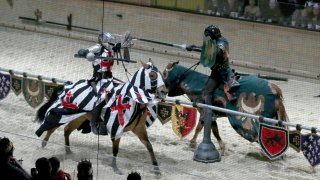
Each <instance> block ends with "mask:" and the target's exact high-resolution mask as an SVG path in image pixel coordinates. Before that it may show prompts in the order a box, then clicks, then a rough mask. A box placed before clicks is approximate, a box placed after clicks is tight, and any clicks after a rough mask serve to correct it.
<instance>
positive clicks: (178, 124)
mask: <svg viewBox="0 0 320 180" xmlns="http://www.w3.org/2000/svg"><path fill="white" fill-rule="evenodd" d="M196 119H197V109H196V108H193V107H186V106H182V105H177V104H176V105H174V106H173V111H172V118H171V120H172V129H173V132H175V133H176V135H178V136H179V137H180V138H183V137H185V136H186V135H188V134H189V133H190V132H191V131H192V130H193V128H194V126H195V124H196Z"/></svg>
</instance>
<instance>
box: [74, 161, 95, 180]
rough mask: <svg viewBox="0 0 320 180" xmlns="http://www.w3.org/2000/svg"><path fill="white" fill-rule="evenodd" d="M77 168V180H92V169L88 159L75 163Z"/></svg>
mask: <svg viewBox="0 0 320 180" xmlns="http://www.w3.org/2000/svg"><path fill="white" fill-rule="evenodd" d="M77 170H78V174H77V177H78V180H93V169H92V164H91V162H90V161H88V160H83V161H80V162H79V163H78V165H77Z"/></svg>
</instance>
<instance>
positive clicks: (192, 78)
mask: <svg viewBox="0 0 320 180" xmlns="http://www.w3.org/2000/svg"><path fill="white" fill-rule="evenodd" d="M177 70H179V75H180V76H179V77H182V76H183V78H182V80H181V81H180V82H179V85H180V86H181V84H186V85H187V86H188V87H189V89H190V91H191V92H189V93H186V94H187V95H188V97H189V98H190V99H199V98H201V92H198V91H199V87H204V86H205V83H206V81H207V79H208V76H207V75H205V74H202V73H200V72H198V71H194V70H192V69H187V68H185V67H183V66H177ZM200 89H201V88H200ZM190 93H191V94H190Z"/></svg>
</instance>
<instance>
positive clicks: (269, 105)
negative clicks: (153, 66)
mask: <svg viewBox="0 0 320 180" xmlns="http://www.w3.org/2000/svg"><path fill="white" fill-rule="evenodd" d="M178 63H179V62H174V63H169V64H168V65H167V66H166V68H165V70H164V71H163V76H164V79H165V84H166V87H167V88H168V96H180V95H184V94H186V95H187V97H188V98H189V99H190V100H191V101H192V102H198V103H203V102H204V101H203V99H202V90H203V88H204V87H205V84H206V82H207V79H208V76H207V75H205V74H202V73H199V72H197V71H194V70H191V69H190V68H189V69H188V68H186V67H183V66H180V65H178ZM239 83H240V84H241V86H240V88H239V89H238V90H237V91H236V92H235V93H236V96H237V97H238V100H237V102H236V103H235V104H232V103H230V102H229V100H228V93H227V92H225V90H224V87H223V85H221V86H220V87H218V88H217V89H216V91H215V93H214V96H213V98H214V100H213V102H214V105H215V106H219V107H223V108H228V109H231V110H235V111H240V112H245V113H251V114H255V115H262V116H264V117H268V118H275V119H278V120H283V121H288V116H287V113H286V111H285V107H284V104H283V96H282V91H281V89H280V88H279V87H278V86H277V85H275V84H273V83H271V82H268V81H266V80H265V79H261V78H258V77H255V76H243V77H241V78H240V79H239ZM198 110H199V112H200V122H199V123H198V125H197V128H196V131H195V134H194V136H193V138H192V139H191V140H190V145H191V146H193V147H194V146H195V145H196V140H197V136H198V134H199V132H200V131H201V130H202V128H203V117H204V115H203V111H202V110H201V108H198ZM214 114H215V115H216V116H218V117H226V116H227V117H228V119H229V122H230V124H231V125H232V127H233V128H234V129H235V130H236V131H237V133H238V134H240V135H241V136H242V137H244V138H245V139H247V140H249V141H250V142H255V141H257V138H258V130H259V122H258V121H256V120H254V119H251V118H246V117H241V116H235V115H231V114H228V115H227V114H225V113H221V112H218V111H215V113H214ZM211 129H212V132H213V134H214V136H215V137H216V139H217V140H218V143H219V146H220V149H221V154H222V155H223V154H224V152H225V144H224V143H223V141H222V140H221V138H220V136H219V131H218V126H217V123H216V122H215V121H214V122H212V126H211Z"/></svg>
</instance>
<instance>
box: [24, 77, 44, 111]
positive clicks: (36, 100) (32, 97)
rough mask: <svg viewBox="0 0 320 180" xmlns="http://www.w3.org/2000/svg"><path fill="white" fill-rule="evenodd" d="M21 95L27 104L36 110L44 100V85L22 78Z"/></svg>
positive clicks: (40, 82) (37, 81)
mask: <svg viewBox="0 0 320 180" xmlns="http://www.w3.org/2000/svg"><path fill="white" fill-rule="evenodd" d="M22 93H23V95H24V98H25V100H26V101H27V103H28V104H29V105H30V106H31V107H33V108H36V107H37V106H39V105H40V104H41V103H42V102H43V99H44V85H43V82H42V81H39V80H35V79H28V78H23V81H22Z"/></svg>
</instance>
